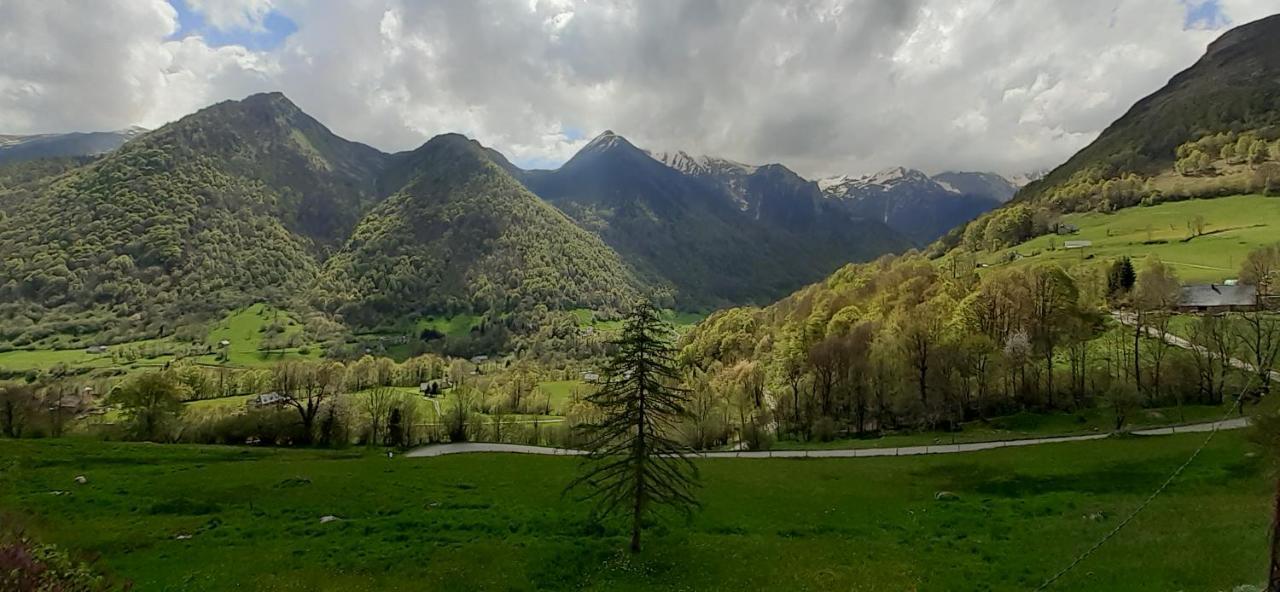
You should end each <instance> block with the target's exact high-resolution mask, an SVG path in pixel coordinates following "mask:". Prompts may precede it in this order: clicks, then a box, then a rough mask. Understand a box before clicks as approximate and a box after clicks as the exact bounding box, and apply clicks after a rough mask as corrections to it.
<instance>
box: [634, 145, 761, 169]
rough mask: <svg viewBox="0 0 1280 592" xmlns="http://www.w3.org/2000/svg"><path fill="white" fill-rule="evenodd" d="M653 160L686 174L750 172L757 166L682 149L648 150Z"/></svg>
mask: <svg viewBox="0 0 1280 592" xmlns="http://www.w3.org/2000/svg"><path fill="white" fill-rule="evenodd" d="M648 154H649V156H650V157H651V158H653V159H654V160H656V161H658V162H661V163H662V164H665V165H667V166H669V167H671V168H673V169H675V170H677V171H680V172H682V173H684V174H686V175H709V174H716V173H727V172H741V173H746V174H750V173H753V172H755V170H756V169H757V168H759V167H755V166H752V165H749V164H742V163H740V162H737V161H733V160H729V159H727V158H720V157H716V156H707V155H705V154H689V153H688V152H685V151H684V150H677V151H675V152H648Z"/></svg>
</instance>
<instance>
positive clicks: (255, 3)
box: [184, 0, 272, 31]
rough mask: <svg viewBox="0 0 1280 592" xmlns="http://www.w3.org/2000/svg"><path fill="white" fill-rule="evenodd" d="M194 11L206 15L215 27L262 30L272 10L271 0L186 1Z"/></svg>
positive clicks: (227, 29) (207, 20)
mask: <svg viewBox="0 0 1280 592" xmlns="http://www.w3.org/2000/svg"><path fill="white" fill-rule="evenodd" d="M184 1H185V2H186V3H187V6H189V7H190V8H191V9H192V10H194V11H196V12H199V13H200V14H202V15H204V19H205V22H206V23H208V24H210V25H212V26H213V27H215V28H217V29H219V30H222V31H229V30H232V29H248V30H261V29H262V21H263V19H266V18H267V15H268V14H270V12H271V8H272V2H271V0H184Z"/></svg>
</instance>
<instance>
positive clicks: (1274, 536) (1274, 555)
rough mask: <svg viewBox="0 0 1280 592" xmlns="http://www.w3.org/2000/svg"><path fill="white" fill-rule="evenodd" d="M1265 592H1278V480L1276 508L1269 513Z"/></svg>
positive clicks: (1279, 502)
mask: <svg viewBox="0 0 1280 592" xmlns="http://www.w3.org/2000/svg"><path fill="white" fill-rule="evenodd" d="M1267 592H1280V479H1276V506H1275V508H1274V509H1273V510H1272V512H1271V572H1270V577H1269V578H1268V579H1267Z"/></svg>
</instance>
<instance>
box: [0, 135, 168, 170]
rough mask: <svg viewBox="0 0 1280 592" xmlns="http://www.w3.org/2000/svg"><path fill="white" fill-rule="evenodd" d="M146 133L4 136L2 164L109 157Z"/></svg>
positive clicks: (0, 153)
mask: <svg viewBox="0 0 1280 592" xmlns="http://www.w3.org/2000/svg"><path fill="white" fill-rule="evenodd" d="M146 132H147V130H146V129H144V128H141V127H136V126H134V127H130V128H126V129H123V130H118V131H113V132H72V133H66V134H36V135H4V134H0V164H5V163H10V162H19V161H24V160H33V159H36V158H52V157H60V156H93V155H97V154H105V153H107V152H111V151H112V150H115V149H116V148H119V147H120V146H121V145H123V144H124V143H125V142H128V141H129V140H132V139H133V138H136V137H138V136H140V135H142V134H144V133H146Z"/></svg>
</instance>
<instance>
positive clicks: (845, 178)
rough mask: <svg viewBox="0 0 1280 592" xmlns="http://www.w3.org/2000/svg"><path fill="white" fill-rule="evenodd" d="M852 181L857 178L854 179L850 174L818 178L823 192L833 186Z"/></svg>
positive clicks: (819, 186) (819, 187)
mask: <svg viewBox="0 0 1280 592" xmlns="http://www.w3.org/2000/svg"><path fill="white" fill-rule="evenodd" d="M852 181H856V179H854V178H853V177H850V176H849V175H836V176H834V177H827V178H825V179H818V181H817V183H818V189H821V190H822V192H823V193H826V192H827V190H828V189H831V188H832V187H839V186H841V185H845V184H847V183H850V182H852Z"/></svg>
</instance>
